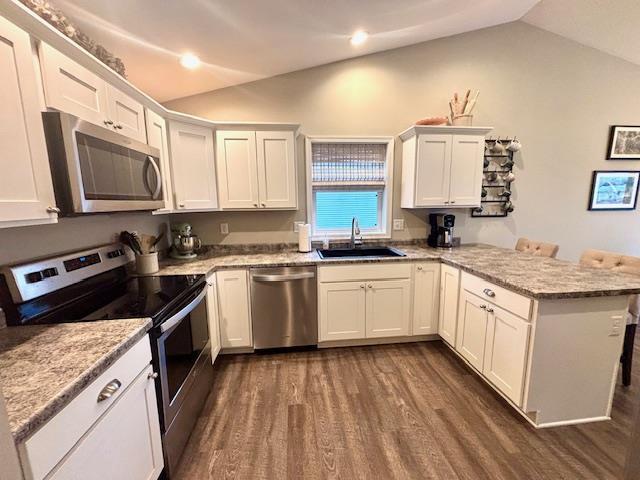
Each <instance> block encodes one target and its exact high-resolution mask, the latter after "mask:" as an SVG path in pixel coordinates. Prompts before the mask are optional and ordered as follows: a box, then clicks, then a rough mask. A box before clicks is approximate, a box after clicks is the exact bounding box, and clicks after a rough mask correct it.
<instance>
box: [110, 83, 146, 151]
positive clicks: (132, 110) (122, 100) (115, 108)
mask: <svg viewBox="0 0 640 480" xmlns="http://www.w3.org/2000/svg"><path fill="white" fill-rule="evenodd" d="M107 113H108V114H107V116H108V118H109V120H110V121H111V122H113V125H112V127H113V129H114V130H115V131H116V132H118V133H121V134H122V135H126V136H127V137H129V138H133V139H135V140H138V141H139V142H143V143H146V141H147V132H146V128H145V120H144V107H143V106H142V104H141V103H138V102H136V101H135V100H134V99H133V98H131V97H130V96H129V95H125V94H124V93H122V92H121V91H120V90H118V89H117V88H115V87H112V86H111V85H107Z"/></svg>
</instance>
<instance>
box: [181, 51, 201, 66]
mask: <svg viewBox="0 0 640 480" xmlns="http://www.w3.org/2000/svg"><path fill="white" fill-rule="evenodd" d="M180 65H182V66H183V67H184V68H188V69H189V70H193V69H195V68H198V67H199V66H200V59H199V58H198V57H196V56H195V55H194V54H193V53H185V54H184V55H182V56H181V57H180Z"/></svg>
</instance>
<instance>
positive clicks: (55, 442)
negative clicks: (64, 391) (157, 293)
mask: <svg viewBox="0 0 640 480" xmlns="http://www.w3.org/2000/svg"><path fill="white" fill-rule="evenodd" d="M150 362H151V345H150V344H149V337H148V336H145V337H144V338H143V339H141V340H140V341H139V342H138V343H136V344H135V345H134V346H133V347H131V349H130V350H129V351H127V352H126V353H125V354H124V355H123V356H122V357H121V358H119V359H118V360H117V361H116V362H115V363H114V364H113V365H111V366H110V367H109V368H108V369H107V370H106V371H105V372H104V373H103V374H102V375H100V376H99V377H98V378H97V379H96V380H94V381H93V382H92V383H90V384H89V386H87V387H86V388H85V389H84V390H83V391H82V392H81V393H80V394H79V395H78V396H77V397H76V398H75V399H73V400H72V401H71V403H69V404H68V405H67V406H66V407H64V409H63V410H62V411H61V412H60V413H58V414H57V415H56V416H55V417H53V418H52V419H51V420H49V421H48V422H47V423H46V424H45V425H44V426H43V427H42V428H41V429H40V430H38V431H37V432H36V433H35V434H34V435H33V436H32V437H31V438H29V439H28V440H27V441H26V442H25V443H24V444H23V445H21V446H20V454H21V457H22V463H23V465H27V464H28V465H30V470H31V477H30V478H33V479H41V478H44V477H45V475H47V474H48V473H49V472H50V471H51V469H52V468H53V467H55V466H56V465H57V464H58V462H59V461H60V460H61V459H62V458H63V457H64V456H65V455H66V454H67V452H69V451H70V450H71V449H72V448H73V446H74V445H75V444H76V443H77V442H78V440H79V439H80V438H81V437H82V436H83V435H84V434H85V433H86V432H87V431H88V430H89V429H90V428H91V426H92V425H93V424H94V423H96V421H97V420H98V419H99V418H100V417H101V416H102V415H103V414H104V413H105V412H106V411H107V409H108V408H109V407H110V406H111V405H112V404H113V402H114V401H115V400H116V399H117V398H118V397H119V396H120V395H121V394H122V393H123V392H124V391H125V390H126V389H127V387H128V386H129V385H130V384H131V383H132V382H133V380H134V379H135V378H136V377H137V376H138V374H140V372H142V370H144V369H145V368H146V367H147V366H148V365H149V363H150ZM113 380H118V381H119V382H120V383H121V386H120V387H119V388H118V389H117V390H116V391H115V392H114V393H113V395H111V397H109V398H107V399H105V400H102V401H100V402H98V395H99V394H100V392H101V391H102V389H103V388H105V386H106V385H107V384H109V383H110V382H112V381H113Z"/></svg>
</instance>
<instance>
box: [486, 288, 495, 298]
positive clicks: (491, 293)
mask: <svg viewBox="0 0 640 480" xmlns="http://www.w3.org/2000/svg"><path fill="white" fill-rule="evenodd" d="M483 292H484V294H485V295H486V296H487V297H491V298H493V297H495V296H496V292H494V291H493V290H491V289H490V288H485V289H484V290H483Z"/></svg>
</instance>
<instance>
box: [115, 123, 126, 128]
mask: <svg viewBox="0 0 640 480" xmlns="http://www.w3.org/2000/svg"><path fill="white" fill-rule="evenodd" d="M113 128H117V129H118V130H122V129H123V128H124V127H123V126H122V125H121V124H119V123H117V124H116V125H114V126H113Z"/></svg>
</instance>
